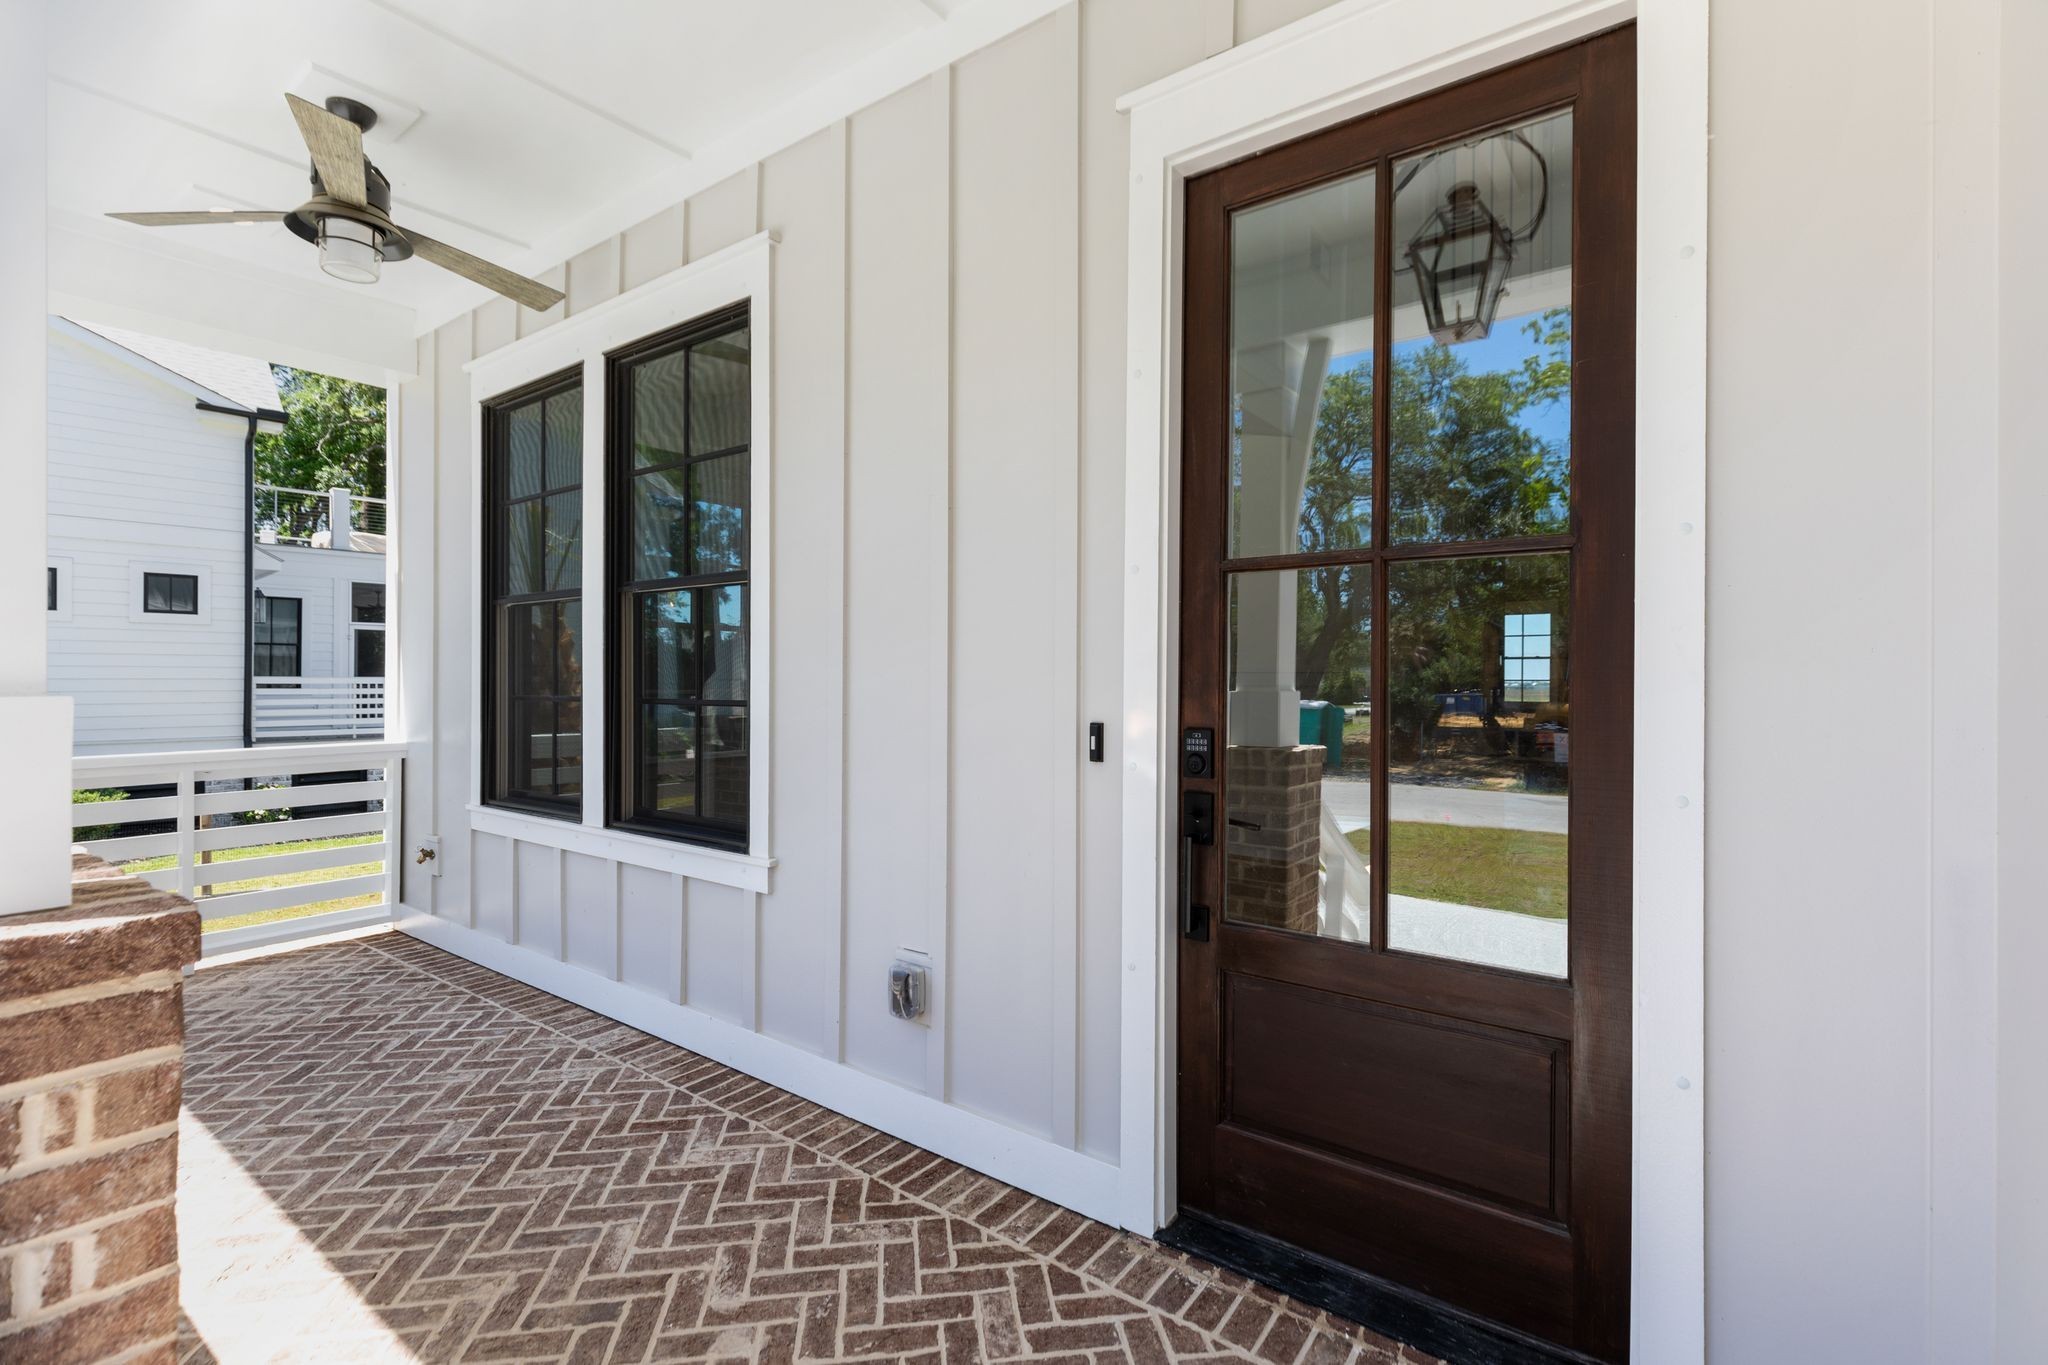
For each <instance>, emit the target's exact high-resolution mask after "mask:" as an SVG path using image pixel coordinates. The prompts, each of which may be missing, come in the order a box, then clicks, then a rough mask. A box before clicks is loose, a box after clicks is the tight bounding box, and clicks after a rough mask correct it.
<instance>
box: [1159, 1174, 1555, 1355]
mask: <svg viewBox="0 0 2048 1365" xmlns="http://www.w3.org/2000/svg"><path fill="white" fill-rule="evenodd" d="M1158 1240H1159V1241H1160V1242H1162V1243H1164V1244H1165V1245H1167V1246H1170V1247H1172V1248H1173V1249H1174V1250H1176V1251H1185V1252H1187V1253H1188V1254H1189V1255H1190V1256H1199V1257H1201V1258H1202V1259H1203V1260H1205V1261H1212V1262H1214V1263H1215V1264H1217V1265H1220V1266H1222V1267H1224V1268H1225V1269H1226V1270H1234V1271H1236V1272H1237V1273H1238V1274H1240V1275H1242V1276H1244V1277H1245V1278H1246V1279H1250V1280H1257V1281H1258V1282H1259V1283H1260V1284H1263V1285H1266V1286H1268V1287H1269V1288H1272V1289H1277V1290H1279V1291H1280V1292H1281V1293H1283V1294H1285V1295H1287V1296H1288V1297H1289V1298H1291V1299H1293V1300H1295V1301H1296V1302H1297V1303H1305V1304H1308V1305H1309V1306H1310V1307H1312V1308H1320V1309H1323V1310H1324V1311H1325V1312H1329V1313H1334V1314H1336V1315H1337V1316H1338V1317H1341V1318H1349V1319H1350V1320H1351V1321H1353V1322H1355V1323H1358V1324H1359V1325H1360V1326H1363V1327H1369V1328H1371V1329H1372V1330H1373V1331H1375V1332H1378V1333H1379V1334H1380V1335H1381V1336H1383V1337H1390V1338H1392V1339H1393V1340H1395V1341H1398V1342H1400V1343H1401V1344H1402V1345H1404V1346H1413V1347H1414V1348H1415V1349H1417V1350H1419V1351H1427V1352H1428V1353H1429V1354H1430V1355H1433V1356H1436V1357H1438V1358H1439V1359H1442V1360H1444V1361H1446V1362H1448V1365H1593V1360H1592V1357H1590V1356H1583V1355H1580V1354H1579V1353H1578V1352H1576V1351H1568V1350H1566V1349H1565V1348H1564V1347H1562V1346H1556V1345H1552V1344H1551V1343H1549V1342H1545V1341H1538V1340H1536V1339H1535V1338H1534V1337H1528V1336H1524V1335H1522V1334H1521V1333H1520V1332H1517V1331H1514V1330H1513V1329H1512V1328H1508V1327H1503V1326H1501V1325H1500V1324H1499V1323H1495V1322H1488V1321H1487V1320H1486V1319H1484V1318H1477V1317H1474V1316H1472V1315H1471V1314H1470V1313H1465V1312H1461V1311H1459V1310H1458V1309H1456V1308H1453V1307H1451V1306H1450V1305H1449V1304H1446V1303H1441V1302H1439V1301H1438V1300H1436V1299H1432V1298H1430V1297H1429V1296H1428V1295H1426V1294H1418V1293H1416V1292H1415V1291H1414V1290H1412V1289H1403V1288H1402V1287H1401V1286H1399V1285H1396V1284H1390V1283H1388V1282H1387V1281H1385V1280H1382V1279H1379V1278H1377V1277H1375V1276H1372V1275H1367V1274H1365V1273H1364V1272H1363V1271H1359V1270H1353V1269H1352V1268H1351V1267H1349V1266H1347V1265H1341V1264H1339V1263H1338V1262H1336V1261H1332V1260H1328V1259H1326V1258H1324V1257H1321V1256H1317V1255H1315V1254H1314V1253H1313V1252H1307V1251H1303V1250H1302V1249H1301V1248H1299V1247H1294V1246H1289V1245H1288V1244H1287V1243H1285V1242H1282V1241H1278V1240H1276V1239H1274V1238H1272V1237H1268V1236H1266V1235H1265V1234H1263V1233H1258V1232H1253V1231H1251V1230H1250V1229H1249V1228H1241V1227H1238V1226H1237V1225H1235V1224H1233V1223H1225V1222H1221V1221H1219V1220H1217V1219H1214V1218H1210V1217H1209V1216H1207V1215H1206V1214H1200V1213H1192V1212H1187V1213H1182V1214H1181V1215H1180V1216H1179V1217H1178V1218H1176V1219H1174V1220H1173V1222H1172V1223H1171V1224H1169V1225H1167V1226H1166V1227H1164V1228H1161V1229H1160V1230H1159V1237H1158Z"/></svg>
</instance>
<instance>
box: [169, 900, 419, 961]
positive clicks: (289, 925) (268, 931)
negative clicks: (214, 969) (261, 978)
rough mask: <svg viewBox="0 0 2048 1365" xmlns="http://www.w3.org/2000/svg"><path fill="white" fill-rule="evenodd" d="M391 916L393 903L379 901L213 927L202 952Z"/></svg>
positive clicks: (208, 954)
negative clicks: (241, 924) (224, 927)
mask: <svg viewBox="0 0 2048 1365" xmlns="http://www.w3.org/2000/svg"><path fill="white" fill-rule="evenodd" d="M390 918H391V906H390V905H389V904H388V903H386V902H384V901H379V902H377V903H376V904H375V905H362V906H357V907H356V908H354V909H352V910H323V911H321V912H320V913H319V914H317V915H303V916H300V917H299V918H297V919H287V920H277V921H274V922H272V923H269V924H245V925H243V926H242V927H241V928H239V929H214V930H211V931H209V932H208V933H207V935H206V937H205V938H203V939H201V940H200V943H201V945H202V946H201V948H200V952H201V954H202V955H203V956H206V957H218V956H219V955H220V954H222V953H232V952H237V951H239V950H241V949H243V948H260V947H263V946H265V945H267V944H272V943H287V942H290V941H291V940H293V939H301V938H313V937H315V936H317V935H320V934H332V933H335V932H338V931H340V930H343V929H360V928H362V927H363V926H364V925H366V924H383V923H385V922H387V921H388V920H390Z"/></svg>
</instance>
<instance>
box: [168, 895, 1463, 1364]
mask: <svg viewBox="0 0 2048 1365" xmlns="http://www.w3.org/2000/svg"><path fill="white" fill-rule="evenodd" d="M188 1009H189V1012H190V1018H189V1039H190V1041H189V1048H190V1051H189V1054H188V1071H187V1075H186V1082H185V1098H186V1105H187V1112H186V1114H185V1135H184V1141H183V1144H182V1147H183V1150H182V1152H181V1167H182V1169H181V1173H180V1189H179V1202H178V1216H179V1222H180V1228H179V1234H180V1243H181V1249H182V1253H183V1258H184V1262H185V1266H184V1286H183V1297H184V1304H185V1309H186V1316H187V1325H186V1328H185V1332H184V1335H183V1338H182V1340H181V1342H180V1357H181V1359H183V1360H186V1361H205V1360H219V1361H221V1362H223V1365H240V1362H243V1361H279V1360H306V1361H322V1362H326V1361H343V1360H365V1361H368V1360H377V1361H383V1360H421V1361H430V1362H431V1361H683V1360H689V1361H713V1360H716V1361H726V1360H745V1361H786V1360H856V1359H858V1360H917V1361H933V1362H938V1361H944V1362H949V1363H950V1362H961V1361H973V1360H984V1359H985V1360H1029V1361H1052V1360H1058V1361H1073V1362H1101V1361H1112V1360H1115V1361H1121V1360H1138V1361H1191V1360H1263V1361H1279V1362H1287V1361H1301V1362H1309V1361H1314V1362H1323V1361H1330V1362H1338V1361H1351V1362H1357V1363H1358V1365H1396V1363H1397V1362H1418V1363H1420V1362H1424V1361H1425V1359H1426V1358H1425V1357H1422V1356H1419V1355H1417V1354H1415V1353H1414V1352H1413V1351H1412V1350H1404V1348H1401V1347H1398V1346H1396V1345H1395V1344H1393V1343H1392V1342H1389V1341H1387V1340H1385V1339H1384V1338H1381V1337H1378V1336H1376V1335H1374V1334H1372V1333H1370V1332H1368V1331H1366V1330H1365V1329H1363V1328H1360V1327H1357V1326H1355V1325H1353V1324H1350V1323H1345V1322H1342V1321H1340V1320H1338V1319H1335V1318H1332V1317H1330V1316H1329V1315H1327V1314H1322V1313H1317V1312H1315V1311H1313V1310H1309V1309H1306V1308H1304V1307H1302V1306H1300V1305H1297V1304H1295V1303H1293V1302H1292V1301H1290V1300H1288V1299H1287V1298H1285V1297H1284V1296H1282V1295H1279V1294H1276V1293H1274V1292H1273V1291H1271V1290H1268V1289H1266V1288H1264V1287H1263V1286H1258V1285H1254V1284H1252V1283H1250V1282H1249V1281H1246V1280H1244V1279H1242V1278H1240V1277H1238V1276H1236V1275H1233V1274H1231V1273H1229V1272H1227V1271H1223V1270H1219V1269H1217V1268H1216V1267H1213V1266H1210V1265H1207V1264H1206V1263H1203V1262H1199V1261H1194V1260H1191V1259H1190V1258H1187V1257H1184V1256H1182V1255H1180V1254H1178V1253H1176V1252H1172V1251H1168V1250H1167V1249H1165V1248H1163V1247H1161V1246H1159V1245H1157V1244H1156V1243H1153V1242H1151V1241H1149V1240H1147V1239H1145V1238H1142V1237H1137V1236H1133V1235H1131V1234H1129V1233H1125V1232H1119V1231H1116V1230H1114V1229H1111V1228H1108V1227H1105V1226H1103V1225H1101V1224H1099V1223H1094V1222H1091V1221H1089V1220H1087V1219H1084V1218H1081V1217H1079V1216H1078V1215H1075V1214H1073V1213H1071V1212H1068V1211H1066V1210H1063V1209H1059V1208H1057V1207H1055V1206H1054V1205H1052V1204H1049V1203H1047V1202H1045V1201H1044V1200H1041V1199H1038V1198H1035V1197H1033V1196H1031V1195H1028V1194H1025V1193H1023V1192H1021V1191H1019V1190H1015V1189H1012V1188H1011V1187H1009V1186H1007V1185H1004V1184H1002V1183H1000V1182H999V1181H996V1180H992V1179H990V1178H988V1177H986V1176H983V1175H980V1174H977V1173H976V1172H973V1171H970V1170H967V1169H966V1168H964V1167H961V1166H959V1165H956V1164H955V1163H953V1162H950V1161H947V1160H944V1159H943V1158H940V1157H937V1156H934V1155H932V1154H931V1153H929V1152H926V1151H923V1150H921V1149H919V1148H916V1147H913V1146H911V1145H909V1144H908V1143H904V1142H899V1141H897V1140H896V1139H894V1138H891V1137H888V1136H887V1135H885V1134H882V1133H879V1132H877V1131H876V1130H874V1129H872V1128H868V1127H866V1126H864V1125H862V1124H858V1123H855V1122H853V1121H852V1120H851V1119H848V1118H845V1117H843V1116H842V1115H839V1114H835V1113H832V1112H830V1111H829V1110H825V1109H821V1108H819V1107H818V1106H817V1105H814V1104H811V1103H809V1102H808V1101H805V1100H801V1099H798V1098H797V1097H795V1096H793V1095H790V1094H788V1093H787V1092H785V1091H781V1090H777V1089H775V1088H774V1087H772V1086H768V1085H764V1084H762V1083H761V1082H759V1081H756V1080H753V1079H752V1078H750V1077H747V1076H744V1075H741V1074H740V1073H738V1072H736V1071H733V1070H732V1069H730V1068H728V1067H725V1066H721V1065H719V1064H718V1063H715V1062H712V1061H709V1060H707V1059H705V1058H703V1057H701V1056H698V1055H697V1054H695V1053H691V1052H687V1051H685V1050H683V1049H681V1048H678V1047H676V1046H674V1045H673V1044H670V1043H666V1042H663V1041H661V1040H660V1039H656V1038H652V1037H649V1036H648V1035H646V1034H643V1033H640V1032H637V1031H636V1030H633V1029H630V1028H627V1027H625V1026H624V1025H622V1024H618V1023H615V1022H614V1021H612V1020H610V1019H606V1018H604V1017H603V1016H601V1015H597V1014H593V1013H591V1012H590V1011H588V1010H585V1009H583V1008H581V1007H579V1006H576V1005H572V1004H569V1003H568V1002H566V1001H563V1000H560V999H558V998H556V997H554V996H550V995H547V994H546V993H544V992H541V991H537V990H534V989H531V988H529V987H526V986H524V985H521V984H519V983H518V982H515V981H511V980H509V979H508V978H505V977H502V976H499V975H497V974H496V973H494V972H490V971H487V970H485V969H483V968H480V967H477V966H474V965H472V964H470V963H468V962H464V961H462V960H461V959H458V958H454V957H450V956H448V955H447V954H445V953H441V952H439V951H437V950H435V949H432V948H428V947H426V946H424V945H422V944H419V943H417V942H415V941H413V940H411V939H406V938H403V937H401V936H399V935H396V934H389V935H382V936H378V937H376V938H371V939H363V940H358V941H355V942H351V943H343V944H336V945H331V946H327V947H322V948H313V949H307V950H304V951H302V952H297V953H292V954H289V955H285V956H281V957H275V958H269V959H265V960H261V961H257V962H251V963H246V964H243V965H240V966H232V967H223V968H217V969H212V970H209V971H206V972H202V973H200V974H199V975H198V976H197V977H195V978H193V980H192V983H191V987H190V990H189V993H188Z"/></svg>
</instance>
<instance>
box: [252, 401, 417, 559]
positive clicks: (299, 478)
mask: <svg viewBox="0 0 2048 1365" xmlns="http://www.w3.org/2000/svg"><path fill="white" fill-rule="evenodd" d="M271 373H273V374H274V375H276V377H277V392H278V396H279V397H280V398H281V399H283V401H284V413H285V423H284V430H283V431H281V432H277V433H270V432H258V433H257V435H256V480H257V482H259V483H268V484H275V485H277V486H278V487H280V488H309V489H312V490H313V491H315V492H325V491H326V490H327V489H330V488H346V489H348V490H349V491H350V492H351V493H355V494H357V495H358V496H361V497H371V498H381V497H383V496H385V492H384V469H385V459H384V454H385V448H384V412H385V408H384V390H382V389H380V388H378V387H377V386H376V385H374V384H360V383H357V382H356V381H355V380H353V379H337V378H336V377H334V376H333V375H328V374H315V373H313V372H312V371H311V370H297V369H293V368H292V367H291V366H289V365H273V366H271ZM302 501H303V500H302ZM259 510H260V511H261V512H263V513H264V514H269V512H270V511H271V509H269V508H268V507H264V508H261V509H259ZM325 510H326V509H325V505H324V504H319V505H312V506H300V505H295V504H294V503H293V502H292V501H291V500H284V501H281V502H280V503H279V504H278V506H277V508H276V515H277V517H278V519H279V520H280V521H281V522H283V523H285V524H283V525H280V527H279V528H278V529H279V531H280V533H281V534H284V535H287V536H303V535H306V534H308V533H310V532H311V531H312V530H314V529H315V526H316V524H317V523H318V522H319V520H320V518H321V517H323V516H324V515H325ZM300 522H304V523H305V524H303V525H301V524H298V523H300Z"/></svg>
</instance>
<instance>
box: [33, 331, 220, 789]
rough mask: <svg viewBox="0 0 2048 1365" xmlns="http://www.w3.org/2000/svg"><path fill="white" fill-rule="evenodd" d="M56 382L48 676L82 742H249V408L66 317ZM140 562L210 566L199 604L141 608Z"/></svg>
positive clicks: (146, 745)
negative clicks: (210, 406)
mask: <svg viewBox="0 0 2048 1365" xmlns="http://www.w3.org/2000/svg"><path fill="white" fill-rule="evenodd" d="M49 395H50V400H49V401H50V407H49V413H50V424H49V440H50V494H49V518H50V558H51V563H52V564H54V565H56V566H57V568H58V569H59V572H60V573H63V574H65V575H66V576H67V577H68V579H69V581H68V582H67V583H66V584H65V585H64V599H63V600H64V603H65V606H66V608H67V609H66V610H64V611H61V612H57V613H53V614H52V619H51V620H50V623H49V626H50V683H49V686H50V691H51V692H53V693H60V694H63V695H66V696H69V697H72V698H74V699H75V701H76V703H77V730H76V740H75V747H76V750H77V752H79V753H82V754H92V753H126V752H135V751H145V750H163V749H212V748H220V747H222V746H233V745H237V744H240V743H241V742H242V687H243V653H242V651H243V634H242V632H243V619H242V618H243V614H244V611H245V607H244V603H245V602H246V600H247V596H248V585H247V580H246V578H245V576H244V575H245V568H244V563H243V554H244V541H245V539H246V537H247V534H248V532H247V520H246V518H247V512H246V510H245V499H246V496H247V493H246V475H245V473H244V471H243V462H244V458H245V442H246V441H247V439H248V433H249V425H248V422H247V421H246V420H245V419H243V418H241V417H235V416H231V415H227V414H221V413H209V412H203V411H201V410H199V409H198V408H196V407H195V406H194V405H193V398H192V396H191V395H190V394H189V393H187V392H185V391H183V390H181V389H179V388H177V387H175V386H173V385H171V384H169V383H166V382H163V381H160V380H156V379H153V378H151V377H150V376H148V375H147V374H145V373H143V372H142V371H140V370H139V369H137V368H136V367H134V366H132V365H127V364H124V363H122V362H121V361H119V360H117V359H114V358H112V357H111V356H108V355H105V354H102V353H100V352H98V351H95V350H93V349H91V348H90V347H88V346H86V345H85V344H83V343H81V342H79V341H77V340H75V339H73V338H71V337H68V336H64V335H61V334H55V333H53V334H52V336H51V339H50V382H49ZM145 568H148V569H156V570H159V571H164V572H171V573H185V574H191V575H193V576H195V577H197V578H199V580H200V601H199V604H198V605H199V612H198V614H196V615H193V616H178V615H155V614H148V615H143V614H139V611H138V609H139V604H140V600H141V599H140V587H139V582H140V577H141V574H142V573H143V572H144V570H145Z"/></svg>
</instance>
